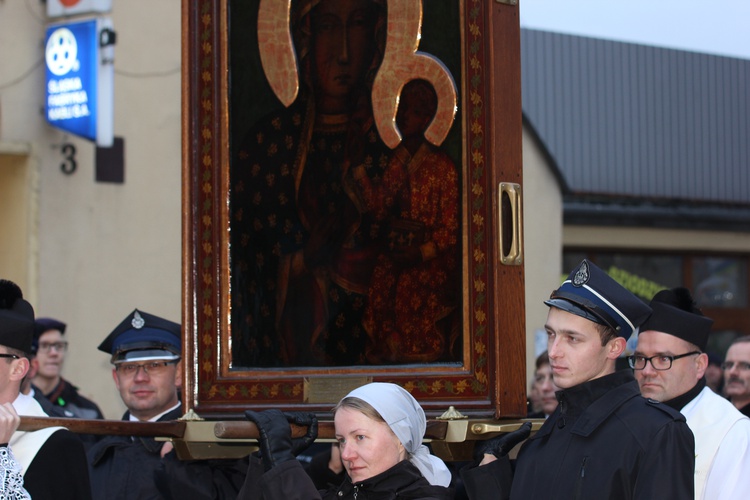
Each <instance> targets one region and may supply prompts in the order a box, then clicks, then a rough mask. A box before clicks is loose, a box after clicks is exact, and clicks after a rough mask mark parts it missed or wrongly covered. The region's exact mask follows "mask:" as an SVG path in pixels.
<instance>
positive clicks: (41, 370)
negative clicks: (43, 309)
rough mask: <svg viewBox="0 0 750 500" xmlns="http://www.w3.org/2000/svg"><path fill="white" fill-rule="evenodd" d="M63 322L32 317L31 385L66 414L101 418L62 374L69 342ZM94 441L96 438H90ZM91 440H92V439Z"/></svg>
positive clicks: (97, 408) (88, 401)
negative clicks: (34, 368) (34, 369)
mask: <svg viewBox="0 0 750 500" xmlns="http://www.w3.org/2000/svg"><path fill="white" fill-rule="evenodd" d="M66 326H67V325H66V324H65V323H63V322H62V321H59V320H57V319H54V318H37V319H36V321H34V342H33V344H32V349H33V348H34V347H36V363H37V366H38V368H37V372H36V375H35V376H34V379H33V380H32V384H33V387H32V389H33V390H34V392H35V393H36V392H37V391H38V392H40V393H41V394H43V395H44V397H46V398H47V399H48V400H49V401H50V402H51V403H52V404H53V405H55V406H59V407H60V408H62V409H63V410H64V411H65V414H66V415H69V416H73V417H77V418H104V415H103V414H102V412H101V410H100V409H99V406H97V404H96V403H94V402H93V401H91V400H90V399H88V398H87V397H85V396H83V395H82V394H80V393H79V392H78V387H76V386H74V385H73V384H71V383H70V382H68V381H67V380H65V379H64V378H63V377H62V375H61V374H62V369H63V365H64V363H65V354H66V352H67V350H68V342H67V341H66V340H65V338H64V335H65V329H66ZM93 441H95V440H93ZM93 441H91V443H93Z"/></svg>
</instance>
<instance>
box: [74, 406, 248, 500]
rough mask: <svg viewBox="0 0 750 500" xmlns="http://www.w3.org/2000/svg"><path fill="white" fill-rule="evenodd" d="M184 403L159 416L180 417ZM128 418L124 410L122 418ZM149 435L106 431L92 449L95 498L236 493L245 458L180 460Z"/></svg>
mask: <svg viewBox="0 0 750 500" xmlns="http://www.w3.org/2000/svg"><path fill="white" fill-rule="evenodd" d="M181 416H182V411H181V408H177V409H175V410H172V411H170V412H169V413H167V414H165V415H164V416H162V417H161V418H160V419H159V421H160V422H163V421H169V420H177V419H178V418H180V417H181ZM129 418H130V416H129V414H128V413H125V415H124V417H123V420H128V419H129ZM164 444H165V443H164V442H161V441H156V440H155V439H153V438H149V437H133V436H107V437H105V438H103V439H101V440H100V441H99V442H97V443H96V444H95V445H93V446H92V447H91V448H90V449H89V450H88V460H89V468H90V471H91V489H92V491H93V497H94V499H95V500H127V499H132V500H146V499H149V500H151V499H154V500H156V499H159V500H164V499H166V500H169V499H175V500H178V499H179V500H183V499H190V500H213V499H224V498H235V496H236V495H237V492H238V491H239V489H240V487H241V486H242V483H243V481H244V480H245V474H246V471H247V462H246V461H244V460H196V461H182V460H179V459H178V458H177V456H176V455H175V452H174V451H171V452H170V453H168V454H167V455H166V456H165V457H164V458H162V457H161V449H162V446H164Z"/></svg>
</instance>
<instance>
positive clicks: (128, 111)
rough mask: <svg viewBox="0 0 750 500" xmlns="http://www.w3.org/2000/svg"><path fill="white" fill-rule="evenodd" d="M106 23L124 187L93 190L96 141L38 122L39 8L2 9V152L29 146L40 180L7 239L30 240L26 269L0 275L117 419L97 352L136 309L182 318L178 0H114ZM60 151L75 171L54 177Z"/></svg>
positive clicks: (0, 268)
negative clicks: (111, 42)
mask: <svg viewBox="0 0 750 500" xmlns="http://www.w3.org/2000/svg"><path fill="white" fill-rule="evenodd" d="M111 16H112V20H113V24H114V29H115V31H116V32H117V45H116V46H115V103H114V108H115V119H114V131H115V135H116V136H117V137H122V138H124V141H125V182H124V184H108V183H98V182H95V164H94V155H95V148H94V145H93V144H92V143H90V142H88V141H86V140H82V139H78V138H76V137H74V136H71V135H69V134H66V133H64V132H62V131H59V130H57V129H55V128H53V127H50V126H49V125H48V124H47V123H46V121H45V120H44V116H43V111H42V109H43V107H44V62H43V61H44V47H43V45H44V36H45V28H46V24H47V22H48V20H47V19H46V11H45V3H43V2H39V1H34V0H23V1H7V0H6V1H0V151H2V150H3V146H2V145H3V144H4V145H5V149H19V148H20V149H21V150H28V152H27V153H23V154H22V155H21V156H22V159H21V160H19V161H22V162H24V163H25V164H26V165H27V168H29V169H30V170H31V172H30V173H29V175H31V176H37V177H38V182H37V183H36V187H35V188H34V189H36V192H35V193H34V196H33V197H27V199H26V203H28V207H27V208H28V210H29V211H28V212H26V213H28V214H31V215H29V216H28V217H29V224H28V226H26V225H25V224H20V225H18V224H17V225H16V226H14V229H12V231H11V233H10V234H8V233H5V234H4V238H5V239H9V238H22V239H24V240H25V241H27V243H28V249H27V250H28V253H29V255H28V259H29V262H31V263H32V264H31V265H30V266H29V268H28V269H18V268H17V267H16V264H10V263H8V262H7V261H4V260H0V276H2V277H15V279H17V280H18V281H19V283H22V284H23V285H24V292H25V295H26V296H27V297H28V298H30V300H31V301H32V303H33V305H34V307H35V310H36V313H37V315H38V316H54V317H56V318H59V319H60V320H62V321H65V322H66V323H67V324H68V332H67V334H66V337H67V340H68V341H69V343H70V350H69V352H68V356H67V360H66V364H65V369H64V376H65V377H66V378H68V379H69V380H71V381H72V382H73V383H74V384H76V385H78V386H79V387H80V389H81V391H82V392H83V393H84V394H85V395H87V396H90V397H91V398H92V399H94V400H95V401H97V402H98V403H99V405H100V406H101V407H102V410H103V411H104V413H105V415H106V416H107V417H108V418H119V417H120V416H121V414H122V411H123V410H124V406H123V405H122V403H121V402H120V399H119V395H118V394H117V392H116V390H115V388H114V384H113V382H112V377H111V375H110V370H111V365H110V364H109V358H108V356H107V355H105V354H104V353H102V352H100V351H98V350H97V349H96V347H97V346H98V345H99V343H100V342H101V341H102V340H103V339H104V338H105V337H106V336H107V334H108V333H109V332H110V331H111V330H112V329H113V328H114V327H115V326H117V324H119V322H120V321H121V320H122V319H123V318H124V317H125V316H126V315H127V314H129V313H130V312H131V311H132V310H133V309H134V308H136V307H138V308H140V309H143V310H145V311H147V312H150V313H153V314H157V315H160V316H164V317H166V318H169V319H172V320H175V321H180V315H181V256H182V253H181V191H180V187H181V160H180V155H181V146H180V143H181V137H180V133H181V132H180V130H181V123H180V95H181V76H180V64H181V48H180V40H181V34H180V29H181V21H180V20H181V3H180V2H176V1H170V2H152V1H149V0H128V1H127V2H125V1H120V2H114V7H113V12H112V14H111ZM64 143H71V144H73V145H74V146H75V147H76V150H77V152H76V161H77V170H76V171H75V173H73V174H72V175H66V174H64V173H63V172H62V171H61V170H60V165H61V163H62V162H63V156H62V152H61V149H60V146H61V144H64ZM4 213H5V212H4ZM24 227H25V228H26V229H25V230H24ZM3 228H5V226H3ZM4 245H5V244H4Z"/></svg>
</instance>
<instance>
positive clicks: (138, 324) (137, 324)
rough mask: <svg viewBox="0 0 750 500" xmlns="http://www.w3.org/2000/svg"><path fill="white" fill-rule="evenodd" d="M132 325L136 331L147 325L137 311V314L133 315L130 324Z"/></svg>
mask: <svg viewBox="0 0 750 500" xmlns="http://www.w3.org/2000/svg"><path fill="white" fill-rule="evenodd" d="M130 324H131V325H133V328H135V329H136V330H140V329H141V328H143V326H144V325H145V324H146V322H145V321H144V320H143V318H142V317H141V314H140V313H139V312H138V311H136V312H135V314H133V320H132V321H131V322H130Z"/></svg>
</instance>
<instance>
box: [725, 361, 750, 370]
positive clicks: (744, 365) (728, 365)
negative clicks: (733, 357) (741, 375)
mask: <svg viewBox="0 0 750 500" xmlns="http://www.w3.org/2000/svg"><path fill="white" fill-rule="evenodd" d="M735 365H737V369H738V370H739V371H741V372H746V371H748V370H750V363H748V362H747V361H737V362H736V363H735V362H734V361H724V362H723V363H722V364H721V369H722V370H731V369H732V368H734V367H735Z"/></svg>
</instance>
